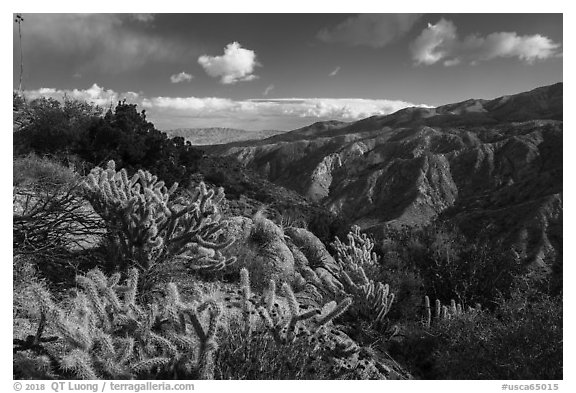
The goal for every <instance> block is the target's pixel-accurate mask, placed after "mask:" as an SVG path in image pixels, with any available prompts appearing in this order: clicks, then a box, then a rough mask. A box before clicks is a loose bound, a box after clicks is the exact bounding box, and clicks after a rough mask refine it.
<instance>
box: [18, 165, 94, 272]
mask: <svg viewBox="0 0 576 393" xmlns="http://www.w3.org/2000/svg"><path fill="white" fill-rule="evenodd" d="M14 184H15V186H14V188H13V221H12V228H13V244H14V253H15V254H16V255H19V254H28V255H34V256H35V257H36V258H39V259H43V260H45V261H46V263H48V264H55V263H56V258H57V257H63V256H67V255H69V254H70V253H71V252H73V251H78V250H82V249H86V248H89V247H91V246H92V243H91V239H94V237H95V236H97V235H98V234H99V233H102V231H103V225H102V222H101V220H100V218H99V217H98V215H96V214H95V213H94V211H92V209H90V207H89V206H88V204H87V202H86V201H85V200H84V199H83V198H82V196H81V187H80V179H79V178H78V177H77V176H76V174H75V173H74V172H72V171H71V170H70V169H68V168H65V167H62V166H61V165H60V164H58V163H55V162H54V161H52V160H49V159H46V158H39V157H37V156H34V155H29V156H27V157H24V158H18V159H16V160H15V161H14Z"/></svg>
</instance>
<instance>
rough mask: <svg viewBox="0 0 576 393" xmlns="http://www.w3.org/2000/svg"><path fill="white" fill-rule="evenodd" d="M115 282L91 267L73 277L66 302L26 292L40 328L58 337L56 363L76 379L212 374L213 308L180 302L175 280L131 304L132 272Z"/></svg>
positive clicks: (133, 293)
mask: <svg viewBox="0 0 576 393" xmlns="http://www.w3.org/2000/svg"><path fill="white" fill-rule="evenodd" d="M119 280H120V275H119V274H115V275H113V276H111V277H106V276H105V275H104V274H103V273H102V272H101V271H99V270H97V269H95V270H92V271H90V272H89V273H88V274H86V276H79V277H77V281H78V284H79V289H78V294H77V296H76V297H75V298H74V299H73V300H72V302H71V306H69V307H61V306H59V305H57V304H56V303H55V302H54V301H52V299H51V298H50V294H49V293H48V292H46V291H42V290H39V289H34V290H33V293H34V296H35V297H36V298H37V299H36V300H37V301H38V304H39V305H40V310H41V314H42V315H43V318H44V316H45V318H46V321H47V322H46V323H47V328H49V329H50V330H51V331H53V332H55V333H57V334H58V335H59V336H60V338H61V340H63V344H64V345H63V348H64V351H65V352H64V354H61V355H59V356H56V358H58V367H59V368H60V369H62V370H65V371H66V372H69V373H70V374H71V375H72V376H74V377H76V378H81V379H101V378H104V379H124V378H140V379H141V378H145V379H150V378H151V377H159V376H162V377H163V379H173V378H176V379H178V378H187V379H192V378H207V379H210V378H213V369H214V364H213V354H214V351H215V350H216V349H217V344H216V339H215V338H216V332H217V330H218V321H219V318H220V314H221V308H220V306H219V305H218V304H216V303H215V302H213V301H207V302H203V303H200V304H197V303H186V302H183V301H182V300H181V298H180V295H179V293H178V289H177V287H176V285H175V284H168V285H167V286H166V288H165V295H164V297H162V298H160V299H156V301H155V302H153V303H152V304H147V305H142V304H138V302H137V301H136V291H137V287H138V271H137V270H136V269H132V270H131V271H130V274H129V276H128V279H127V280H126V283H125V284H124V285H119ZM203 314H207V316H206V318H203V316H202V315H203ZM202 319H207V320H208V321H207V326H206V327H205V326H204V325H203V323H202Z"/></svg>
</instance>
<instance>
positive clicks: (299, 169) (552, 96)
mask: <svg viewBox="0 0 576 393" xmlns="http://www.w3.org/2000/svg"><path fill="white" fill-rule="evenodd" d="M562 94H563V85H562V83H558V84H555V85H551V86H546V87H541V88H538V89H534V90H532V91H529V92H525V93H520V94H516V95H510V96H504V97H500V98H496V99H494V100H479V99H473V100H467V101H463V102H460V103H455V104H449V105H443V106H440V107H437V108H407V109H403V110H401V111H398V112H396V113H393V114H391V115H387V116H373V117H370V118H367V119H363V120H360V121H357V122H353V123H342V122H320V123H315V124H313V125H311V126H309V127H304V128H301V129H298V130H295V131H291V132H288V133H285V134H282V135H276V136H273V137H270V138H267V139H265V140H261V141H255V142H238V143H231V144H228V145H223V146H218V147H211V148H208V149H207V150H208V151H209V152H211V153H212V154H215V155H221V156H229V157H233V158H235V159H236V160H238V161H239V162H240V163H242V164H243V165H244V166H246V167H248V168H250V169H253V170H255V171H257V172H258V173H260V174H262V175H263V176H265V177H266V178H268V179H269V180H270V181H272V182H274V183H276V184H279V185H282V186H285V187H288V188H291V189H293V190H296V191H298V192H299V193H301V194H302V195H305V196H306V197H308V198H309V199H311V200H313V201H316V202H319V203H321V204H322V205H324V206H326V207H327V208H329V209H330V210H331V211H333V212H335V213H338V214H343V215H345V216H347V217H349V218H351V219H352V220H353V221H354V222H355V223H356V224H358V225H359V226H360V227H361V228H363V229H364V230H369V231H371V232H373V233H376V234H379V233H381V228H382V227H383V226H384V225H388V226H389V225H392V226H398V225H401V224H408V225H411V226H413V225H422V224H427V223H429V222H432V221H434V220H436V219H439V220H441V221H449V222H454V223H457V224H458V225H459V226H460V227H461V229H463V230H464V232H465V233H466V234H468V235H471V236H477V235H479V234H481V233H483V234H486V235H488V236H489V237H491V238H493V239H494V240H495V241H498V242H502V243H504V244H506V245H507V246H513V247H514V249H515V252H517V253H518V254H519V256H520V257H521V258H522V259H527V260H528V261H529V262H532V263H534V264H535V265H539V266H543V267H545V268H549V267H550V266H551V265H552V263H553V261H558V262H559V259H558V258H560V256H561V253H562V250H561V249H562V129H563V123H562V114H563V112H562Z"/></svg>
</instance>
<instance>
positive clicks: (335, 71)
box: [328, 66, 340, 76]
mask: <svg viewBox="0 0 576 393" xmlns="http://www.w3.org/2000/svg"><path fill="white" fill-rule="evenodd" d="M338 72H340V66H338V67H336V68H334V71H332V72H331V73H330V74H328V76H336V74H337V73H338Z"/></svg>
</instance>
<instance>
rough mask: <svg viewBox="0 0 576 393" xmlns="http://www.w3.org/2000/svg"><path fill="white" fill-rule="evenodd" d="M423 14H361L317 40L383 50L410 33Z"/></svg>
mask: <svg viewBox="0 0 576 393" xmlns="http://www.w3.org/2000/svg"><path fill="white" fill-rule="evenodd" d="M421 16H422V15H421V14H361V15H358V16H353V17H350V18H348V19H346V20H345V21H343V22H342V23H340V24H338V25H337V26H336V27H334V28H332V29H323V30H321V31H320V32H319V33H318V34H317V38H318V39H319V40H321V41H323V42H330V43H344V44H347V45H352V46H358V45H366V46H371V47H373V48H382V47H384V46H386V45H388V44H390V43H391V42H394V41H396V40H397V39H399V38H401V37H402V36H404V35H405V34H406V33H408V32H409V31H410V30H411V29H412V27H413V26H414V24H415V23H416V22H417V21H418V20H419V19H420V17H421Z"/></svg>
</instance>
